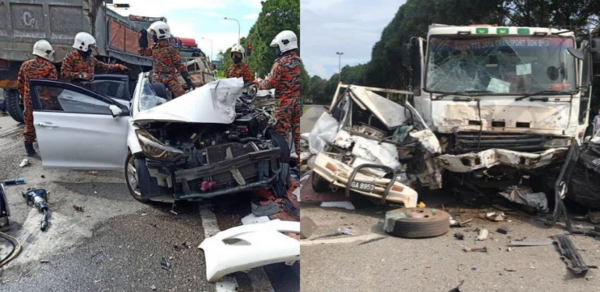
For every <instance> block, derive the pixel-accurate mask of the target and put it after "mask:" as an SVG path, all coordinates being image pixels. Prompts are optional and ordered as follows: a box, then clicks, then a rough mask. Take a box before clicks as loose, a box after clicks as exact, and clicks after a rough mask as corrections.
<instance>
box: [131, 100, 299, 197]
mask: <svg viewBox="0 0 600 292" xmlns="http://www.w3.org/2000/svg"><path fill="white" fill-rule="evenodd" d="M254 101H255V100H254V96H252V95H248V94H244V95H243V96H241V97H239V98H238V99H237V102H236V104H235V113H236V117H235V120H234V122H233V123H232V124H207V123H202V124H198V123H167V122H155V123H149V124H145V125H144V126H143V127H140V129H138V130H137V131H136V132H137V136H138V139H139V141H140V145H141V146H142V149H143V154H144V156H145V158H146V163H147V166H148V170H149V173H150V176H151V177H152V178H154V179H156V181H157V187H158V189H154V190H146V191H145V193H146V194H148V192H149V193H150V195H154V194H157V193H165V192H167V190H166V189H170V190H172V191H171V193H172V192H173V191H174V194H175V198H176V199H193V198H206V197H212V196H216V195H219V194H223V193H233V192H239V191H244V190H247V189H250V188H254V187H259V186H265V185H266V186H274V185H277V186H276V187H277V188H279V189H280V188H281V186H283V185H281V183H283V184H285V179H283V177H282V176H280V175H279V173H280V169H281V165H280V164H287V162H288V161H289V149H288V146H287V143H286V142H285V139H283V137H281V136H279V135H277V134H276V133H275V132H274V131H273V130H272V129H271V128H272V126H273V125H274V123H275V119H274V117H273V116H272V114H271V113H272V111H273V106H272V104H271V105H267V106H256V105H255V104H253V103H254ZM286 152H287V153H286ZM286 154H287V155H286ZM286 157H287V159H286ZM285 160H287V161H285Z"/></svg>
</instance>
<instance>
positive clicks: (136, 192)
mask: <svg viewBox="0 0 600 292" xmlns="http://www.w3.org/2000/svg"><path fill="white" fill-rule="evenodd" d="M135 160H136V158H135V156H133V155H132V154H131V153H128V154H127V158H126V159H125V183H126V184H127V190H129V194H130V195H131V196H132V197H133V198H134V199H135V200H136V201H138V202H142V203H148V202H149V200H147V199H143V198H142V192H141V190H140V188H139V181H138V175H137V174H138V172H137V167H136V163H135ZM147 169H148V168H146V170H147Z"/></svg>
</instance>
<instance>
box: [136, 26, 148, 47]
mask: <svg viewBox="0 0 600 292" xmlns="http://www.w3.org/2000/svg"><path fill="white" fill-rule="evenodd" d="M138 45H139V46H140V49H145V48H147V47H148V31H146V30H145V29H143V28H142V30H140V38H139V39H138Z"/></svg>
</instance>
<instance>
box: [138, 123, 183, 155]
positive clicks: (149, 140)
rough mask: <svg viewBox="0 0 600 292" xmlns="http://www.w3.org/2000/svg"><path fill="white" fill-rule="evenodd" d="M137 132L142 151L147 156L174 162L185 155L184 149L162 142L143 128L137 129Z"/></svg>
mask: <svg viewBox="0 0 600 292" xmlns="http://www.w3.org/2000/svg"><path fill="white" fill-rule="evenodd" d="M135 133H136V135H137V138H138V140H139V141H140V146H141V147H142V152H144V155H146V157H148V158H150V159H152V160H157V161H164V162H173V161H176V160H178V159H179V158H181V157H183V154H184V153H183V151H181V150H179V149H177V148H173V147H170V146H167V145H164V144H162V143H161V142H160V141H158V140H157V139H156V138H154V137H152V135H150V133H148V132H146V131H144V130H141V129H138V130H135Z"/></svg>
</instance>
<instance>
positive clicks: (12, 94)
mask: <svg viewBox="0 0 600 292" xmlns="http://www.w3.org/2000/svg"><path fill="white" fill-rule="evenodd" d="M4 98H5V99H6V111H7V112H8V114H9V115H10V116H11V117H12V118H13V119H14V120H15V121H17V122H19V123H24V122H25V119H24V118H23V106H22V105H21V100H20V99H19V93H18V92H17V90H15V89H8V90H6V91H4Z"/></svg>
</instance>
